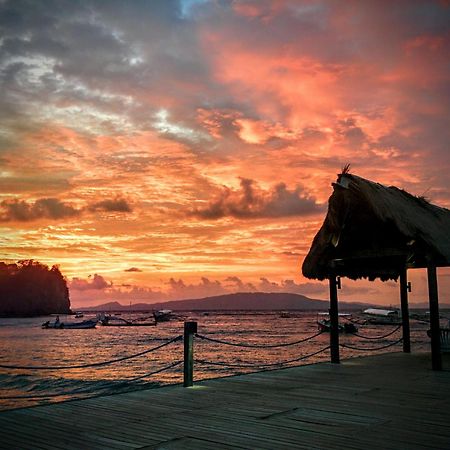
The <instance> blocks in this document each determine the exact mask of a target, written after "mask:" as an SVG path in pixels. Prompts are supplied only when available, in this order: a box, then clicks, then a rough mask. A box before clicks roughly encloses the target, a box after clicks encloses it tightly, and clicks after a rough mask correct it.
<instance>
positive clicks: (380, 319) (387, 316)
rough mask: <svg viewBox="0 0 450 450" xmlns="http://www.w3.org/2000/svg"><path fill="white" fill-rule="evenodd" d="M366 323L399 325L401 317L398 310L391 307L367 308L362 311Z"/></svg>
mask: <svg viewBox="0 0 450 450" xmlns="http://www.w3.org/2000/svg"><path fill="white" fill-rule="evenodd" d="M363 314H364V315H365V316H366V317H367V323H370V324H372V325H400V324H401V323H402V319H401V317H400V314H399V312H398V311H395V310H391V309H378V308H369V309H366V310H364V311H363Z"/></svg>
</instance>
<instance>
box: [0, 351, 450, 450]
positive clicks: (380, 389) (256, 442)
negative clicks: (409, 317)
mask: <svg viewBox="0 0 450 450" xmlns="http://www.w3.org/2000/svg"><path fill="white" fill-rule="evenodd" d="M430 366H431V364H430V356H429V355H426V354H411V355H407V354H402V353H395V354H385V355H377V356H371V357H365V358H354V359H350V360H343V361H342V363H341V364H340V365H335V364H330V363H320V364H313V365H309V366H303V367H294V368H289V369H282V370H274V371H267V372H259V373H255V374H248V375H240V376H235V377H229V378H222V379H215V380H207V381H203V382H197V383H195V385H194V387H193V388H188V389H186V388H183V387H181V386H168V387H163V388H159V389H149V390H145V391H136V392H131V393H126V394H117V395H111V396H106V397H96V398H92V399H85V400H76V401H69V402H63V403H58V404H50V405H44V406H38V407H32V408H24V409H19V410H12V411H3V412H0V427H1V429H2V433H3V436H2V440H1V441H0V449H22V448H27V449H41V448H42V449H52V450H58V449H68V450H69V449H70V450H76V449H85V448H89V449H97V448H98V449H100V448H111V449H121V450H132V449H136V450H137V449H140V450H151V449H153V450H156V449H167V450H178V449H196V450H202V449H210V448H215V449H218V450H222V449H243V448H252V449H274V448H277V449H278V448H280V449H291V448H292V449H330V450H332V449H342V448H346V449H349V450H358V449H362V448H364V449H371V448H374V449H375V448H376V449H378V448H383V449H392V450H394V449H398V448H408V449H425V448H430V449H433V448H434V449H446V448H448V449H450V424H449V420H448V418H449V415H450V414H449V410H450V371H449V370H444V371H442V372H433V371H431V368H430ZM444 367H450V358H449V357H448V356H446V357H445V358H444ZM3 430H4V431H3Z"/></svg>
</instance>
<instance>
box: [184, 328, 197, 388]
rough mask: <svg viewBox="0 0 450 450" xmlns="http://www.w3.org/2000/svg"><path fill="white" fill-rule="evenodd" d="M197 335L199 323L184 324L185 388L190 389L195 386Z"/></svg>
mask: <svg viewBox="0 0 450 450" xmlns="http://www.w3.org/2000/svg"><path fill="white" fill-rule="evenodd" d="M195 333H197V322H184V377H183V386H184V387H190V386H192V385H193V384H194V334H195Z"/></svg>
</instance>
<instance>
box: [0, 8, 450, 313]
mask: <svg viewBox="0 0 450 450" xmlns="http://www.w3.org/2000/svg"><path fill="white" fill-rule="evenodd" d="M449 24H450V2H449V1H432V0H424V1H414V0H399V1H396V2H391V1H383V0H367V1H361V0H358V1H357V0H347V1H345V2H342V1H333V0H330V1H325V0H308V1H306V0H295V1H294V0H260V1H251V0H249V1H244V0H242V1H231V0H229V1H225V0H209V1H208V0H160V1H158V0H152V1H149V0H146V1H144V0H134V1H132V2H129V1H119V0H109V1H88V0H86V1H84V0H79V1H72V0H66V1H65V0H45V1H43V0H42V1H39V0H36V1H26V0H0V85H1V86H0V89H1V92H2V95H1V96H0V228H1V230H0V259H2V260H4V261H10V262H14V261H18V260H22V259H35V260H38V261H40V262H42V263H45V264H48V265H53V264H58V265H59V266H60V269H61V271H62V273H63V274H64V275H65V276H66V277H67V280H68V284H69V288H70V296H71V301H72V305H73V306H82V305H93V304H99V303H103V302H105V301H109V300H118V301H120V302H122V303H128V302H138V301H147V302H156V301H161V300H170V299H182V298H197V297H204V296H209V295H218V294H224V293H231V292H236V291H241V292H242V291H266V292H297V293H301V294H304V295H308V296H310V297H313V298H327V290H328V287H327V285H326V283H319V282H315V281H312V280H307V279H305V278H303V276H302V275H301V264H302V262H303V259H304V257H305V255H306V254H307V252H308V250H309V247H310V244H311V241H312V239H313V237H314V235H315V234H316V232H317V231H318V229H319V228H320V225H321V223H322V222H323V219H324V216H325V214H326V209H327V200H328V197H329V196H330V195H331V193H332V187H331V183H332V182H333V181H335V179H336V174H337V173H339V172H340V171H341V169H342V167H343V166H344V165H345V164H347V163H350V164H351V171H352V173H354V174H357V175H359V176H362V177H366V178H369V179H371V180H374V181H377V182H380V183H383V184H386V185H395V186H398V187H400V188H403V189H406V190H408V191H409V192H411V193H412V194H415V195H425V196H426V198H428V199H429V200H430V201H431V202H432V203H435V204H438V205H440V206H443V207H446V208H449V207H450V191H449V188H450V186H449V185H450V183H449V177H448V174H449V170H450V164H449V149H448V143H449V142H450V139H449V138H450V136H449V129H450V127H449V122H448V118H449V116H450V114H449V112H450V111H449V109H450V106H449V105H450V102H449V98H450V95H449V94H450V92H449V91H450V88H449V87H450V83H449V81H450V80H449V79H450V71H449V56H450V52H449V49H450V45H449V44H450V27H449ZM439 275H440V294H441V298H443V299H444V300H446V299H447V300H450V299H449V288H450V272H449V271H448V270H445V269H440V270H439ZM410 276H411V279H412V281H413V288H414V289H413V299H415V300H417V301H423V300H425V299H426V292H427V291H426V284H425V277H426V274H425V272H424V271H411V275H410ZM343 284H344V286H343V290H342V291H341V292H342V294H341V298H343V299H345V300H348V301H372V302H374V301H376V302H378V303H380V304H386V305H387V304H391V303H395V302H398V286H397V285H396V283H394V282H390V283H381V282H380V283H369V282H368V281H358V282H351V281H348V280H345V282H344V283H343Z"/></svg>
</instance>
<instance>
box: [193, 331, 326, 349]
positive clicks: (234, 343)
mask: <svg viewBox="0 0 450 450" xmlns="http://www.w3.org/2000/svg"><path fill="white" fill-rule="evenodd" d="M322 333H323V332H322V331H319V332H318V333H316V334H313V335H312V336H308V337H306V338H304V339H300V340H299V341H295V342H286V343H283V344H246V343H243V342H241V343H238V342H229V341H223V340H221V339H214V338H210V337H208V336H205V335H201V334H198V333H196V334H195V337H197V338H199V339H202V340H204V341H209V342H214V343H215V344H223V345H231V346H233V347H247V348H279V347H289V346H291V345H297V344H301V343H302V342H306V341H309V340H311V339H314V338H315V337H317V336H319V335H320V334H322Z"/></svg>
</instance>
